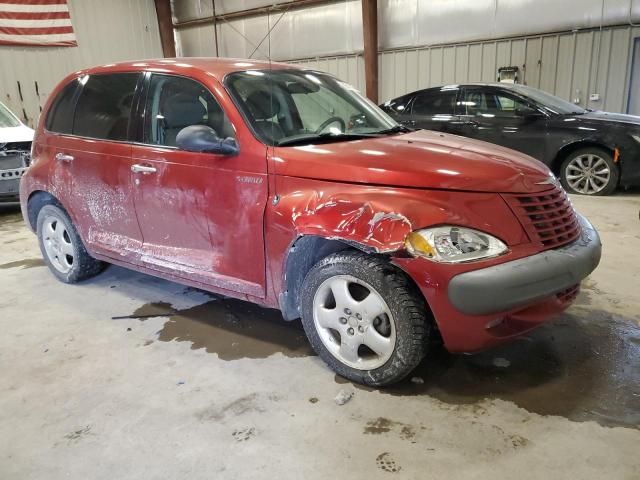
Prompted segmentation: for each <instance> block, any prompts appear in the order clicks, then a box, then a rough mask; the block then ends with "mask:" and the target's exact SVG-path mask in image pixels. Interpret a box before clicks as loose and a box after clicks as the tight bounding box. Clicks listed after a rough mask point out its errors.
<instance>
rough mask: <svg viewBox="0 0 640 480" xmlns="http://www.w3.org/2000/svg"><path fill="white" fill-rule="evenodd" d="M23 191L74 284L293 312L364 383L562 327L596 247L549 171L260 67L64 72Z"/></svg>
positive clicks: (49, 252) (329, 85)
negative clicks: (153, 283)
mask: <svg viewBox="0 0 640 480" xmlns="http://www.w3.org/2000/svg"><path fill="white" fill-rule="evenodd" d="M20 194H21V204H22V211H23V215H24V217H25V219H26V221H27V223H28V224H29V225H30V226H31V228H32V229H33V230H34V231H35V232H36V233H37V236H38V240H39V242H40V247H41V250H42V254H43V256H44V259H45V261H46V263H47V264H48V266H49V267H50V269H51V271H52V272H53V274H54V275H55V276H56V277H58V278H59V279H60V280H62V281H64V282H68V283H73V282H78V281H81V280H85V279H88V278H89V277H91V276H93V275H96V274H98V273H99V272H100V271H101V269H102V268H103V265H104V264H105V263H113V264H118V265H122V266H125V267H128V268H131V269H134V270H138V271H141V272H145V273H148V274H151V275H156V276H159V277H163V278H167V279H170V280H173V281H177V282H182V283H184V284H187V285H191V286H194V287H197V288H200V289H204V290H208V291H211V292H216V293H220V294H223V295H227V296H231V297H236V298H240V299H243V300H247V301H250V302H255V303H258V304H261V305H264V306H266V307H272V308H279V309H280V310H281V311H282V314H283V316H284V318H285V319H287V320H293V319H297V318H301V319H302V323H303V326H304V329H305V332H306V334H307V336H308V338H309V341H310V342H311V344H312V345H313V348H314V349H315V350H316V352H317V353H318V354H319V355H320V357H322V358H323V359H324V360H325V361H326V362H327V363H328V364H329V365H330V366H331V367H332V368H333V369H334V370H335V371H336V372H338V373H339V374H340V375H342V376H344V377H347V378H349V379H352V380H354V381H357V382H362V383H365V384H369V385H386V384H390V383H393V382H396V381H398V380H400V379H402V378H403V377H405V376H407V375H408V374H409V373H410V372H411V371H412V369H413V368H414V367H416V366H417V365H418V363H419V362H420V361H421V360H422V358H423V357H424V355H425V353H426V349H427V347H428V345H429V340H430V339H431V338H432V337H436V336H438V337H441V339H442V341H443V342H444V345H445V346H446V348H447V349H448V350H449V351H451V352H472V351H477V350H481V349H485V348H488V347H491V346H493V345H496V344H499V343H500V342H503V341H505V340H507V339H509V338H512V337H514V336H517V335H520V334H522V333H524V332H527V331H529V330H531V329H532V328H534V327H536V326H537V325H540V324H541V323H542V322H545V321H547V320H549V319H551V318H552V317H554V316H555V315H557V314H558V313H560V312H562V311H563V310H564V309H566V308H567V307H568V306H569V305H570V304H571V302H572V301H573V300H574V299H575V297H576V295H577V293H578V288H579V284H580V282H581V281H582V280H583V279H584V278H585V277H586V276H587V275H589V273H591V271H592V270H593V269H594V268H595V267H596V266H597V264H598V262H599V260H600V254H601V245H600V239H599V237H598V234H597V232H596V231H595V229H594V228H593V227H592V226H591V224H590V223H589V222H588V221H587V220H586V219H585V218H584V217H582V216H580V215H579V214H577V213H576V212H575V211H574V209H573V207H572V205H571V202H570V200H569V199H568V197H567V195H566V193H565V192H564V191H563V190H562V188H561V186H560V185H559V184H558V182H557V180H556V179H555V177H554V176H553V175H552V173H551V172H550V171H549V169H548V168H547V167H546V166H544V165H543V164H541V163H539V162H537V161H535V160H533V159H532V158H530V157H528V156H526V155H523V154H520V153H517V152H515V151H513V150H508V149H505V148H500V147H497V146H494V145H490V144H488V143H483V142H479V141H474V140H470V139H466V138H463V137H459V136H455V135H447V134H443V133H438V132H430V131H415V132H412V131H408V130H406V129H405V128H404V127H402V126H400V125H398V124H397V123H396V122H395V121H394V120H392V119H391V118H390V117H388V116H387V115H386V114H385V113H384V112H382V111H381V110H380V109H379V108H378V107H377V106H375V105H374V104H373V103H371V102H370V101H368V100H367V99H366V98H364V97H363V96H362V95H361V94H360V93H359V92H358V91H357V90H355V89H354V88H352V87H351V86H349V85H348V84H345V83H343V82H341V81H340V80H338V79H336V78H334V77H333V76H331V75H328V74H325V73H321V72H317V71H311V70H303V69H298V68H295V67H293V66H291V65H285V64H277V63H262V62H255V61H250V60H221V59H165V60H157V61H143V62H131V63H121V64H115V65H107V66H102V67H97V68H91V69H88V70H83V71H80V72H77V73H74V74H72V75H70V76H68V77H67V78H66V79H64V80H63V81H62V82H61V83H60V85H59V86H58V87H57V88H56V89H55V90H54V91H53V92H52V94H51V95H50V98H49V100H48V102H47V105H46V106H45V108H44V110H43V112H42V116H41V119H40V122H39V125H38V129H37V132H36V135H35V139H34V143H33V156H32V164H31V166H30V168H29V170H28V172H27V173H26V174H25V175H24V176H23V177H22V182H21V192H20Z"/></svg>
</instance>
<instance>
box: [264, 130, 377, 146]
mask: <svg viewBox="0 0 640 480" xmlns="http://www.w3.org/2000/svg"><path fill="white" fill-rule="evenodd" d="M377 136H378V132H375V133H339V134H335V133H329V132H327V133H314V134H309V135H298V136H295V137H289V138H283V139H282V140H280V141H278V142H276V146H277V147H286V146H292V145H308V144H311V143H328V142H333V141H336V142H342V141H348V140H360V139H362V138H371V137H377Z"/></svg>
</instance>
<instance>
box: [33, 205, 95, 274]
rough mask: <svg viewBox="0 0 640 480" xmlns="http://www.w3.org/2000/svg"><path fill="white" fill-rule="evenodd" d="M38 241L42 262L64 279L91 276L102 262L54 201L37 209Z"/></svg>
mask: <svg viewBox="0 0 640 480" xmlns="http://www.w3.org/2000/svg"><path fill="white" fill-rule="evenodd" d="M37 233H38V242H39V243H40V250H41V251H42V256H43V258H44V261H45V263H46V264H47V266H48V267H49V269H50V270H51V272H52V273H53V274H54V275H55V276H56V277H58V279H60V280H62V281H63V282H65V283H76V282H79V281H81V280H85V279H87V278H90V277H93V276H94V275H97V274H98V273H100V271H101V270H102V268H103V266H104V264H103V263H102V262H100V261H98V260H96V259H94V258H92V257H91V256H90V255H89V253H88V252H87V250H86V249H85V247H84V245H83V243H82V240H80V236H79V235H78V232H77V231H76V229H75V227H74V226H73V223H72V222H71V219H70V218H69V215H67V213H66V212H65V211H64V210H62V209H61V208H59V207H57V206H55V205H45V206H44V207H42V208H41V209H40V212H39V213H38V220H37Z"/></svg>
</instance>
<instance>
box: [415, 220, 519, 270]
mask: <svg viewBox="0 0 640 480" xmlns="http://www.w3.org/2000/svg"><path fill="white" fill-rule="evenodd" d="M405 246H406V248H407V251H408V252H409V254H411V255H413V256H419V257H424V258H428V259H429V260H433V261H435V262H442V263H461V262H471V261H474V260H481V259H484V258H489V257H495V256H497V255H502V254H503V253H505V252H506V251H507V250H508V248H507V246H506V245H505V244H504V243H503V242H502V241H501V240H499V239H497V238H496V237H493V236H491V235H489V234H487V233H484V232H479V231H478V230H473V229H471V228H465V227H457V226H455V225H444V226H440V227H433V228H425V229H424V230H417V231H415V232H411V233H410V234H409V235H407V238H406V239H405Z"/></svg>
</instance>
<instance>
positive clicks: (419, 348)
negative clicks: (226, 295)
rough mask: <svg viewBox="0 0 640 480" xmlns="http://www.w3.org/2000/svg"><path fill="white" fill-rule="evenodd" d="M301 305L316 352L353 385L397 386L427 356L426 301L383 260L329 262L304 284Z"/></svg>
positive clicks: (341, 256)
mask: <svg viewBox="0 0 640 480" xmlns="http://www.w3.org/2000/svg"><path fill="white" fill-rule="evenodd" d="M301 306H302V323H303V325H304V329H305V332H306V334H307V337H309V341H310V342H311V345H312V346H313V348H314V350H315V351H316V352H317V353H318V355H319V356H320V357H321V358H322V359H323V360H324V361H325V362H326V363H327V364H329V366H330V367H331V368H332V369H333V370H335V371H336V372H337V373H338V374H340V375H341V376H343V377H345V378H348V379H350V380H353V381H356V382H359V383H364V384H367V385H376V386H382V385H388V384H391V383H394V382H397V381H399V380H402V379H403V378H404V377H406V376H407V375H408V374H409V373H411V371H412V370H413V369H414V368H415V367H416V366H417V365H418V363H420V360H422V358H423V357H424V355H425V353H426V346H427V343H428V338H429V334H430V332H431V329H430V323H429V319H428V316H427V308H426V304H425V301H424V299H423V298H422V296H421V295H420V293H419V292H418V291H417V289H416V288H415V287H414V286H413V285H412V284H411V282H410V281H409V279H408V278H407V277H406V276H405V274H404V273H403V272H401V271H400V270H398V269H397V268H396V267H394V266H393V265H391V264H389V263H388V262H387V261H386V260H384V259H382V258H378V257H373V256H370V255H366V254H363V253H360V252H355V251H346V252H339V253H335V254H333V255H330V256H328V257H326V258H324V259H323V260H321V261H320V262H318V263H317V264H316V265H315V266H314V267H313V268H312V269H311V270H310V271H309V273H308V274H307V276H306V278H305V280H304V284H303V287H302V294H301Z"/></svg>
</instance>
